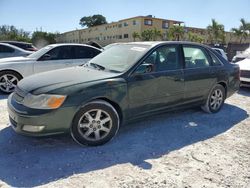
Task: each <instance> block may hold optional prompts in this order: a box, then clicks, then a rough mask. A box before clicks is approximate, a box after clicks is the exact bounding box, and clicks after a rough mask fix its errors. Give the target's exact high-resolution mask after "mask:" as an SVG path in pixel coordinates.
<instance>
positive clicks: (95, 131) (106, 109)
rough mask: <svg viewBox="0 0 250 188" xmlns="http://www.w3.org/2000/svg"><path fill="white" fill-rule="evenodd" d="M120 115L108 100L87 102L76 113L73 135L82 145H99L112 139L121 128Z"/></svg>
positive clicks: (72, 129)
mask: <svg viewBox="0 0 250 188" xmlns="http://www.w3.org/2000/svg"><path fill="white" fill-rule="evenodd" d="M119 123H120V122H119V115H118V113H117V111H116V110H115V108H114V107H113V106H112V105H111V104H109V103H108V102H106V101H103V100H96V101H92V102H90V103H88V104H86V105H85V106H84V107H83V108H82V109H80V110H79V111H78V112H77V114H76V115H75V117H74V119H73V122H72V127H71V135H72V137H73V139H74V140H75V141H76V142H77V143H79V144H81V145H89V146H97V145H102V144H105V143H106V142H108V141H110V140H111V139H112V138H113V137H114V136H115V135H116V133H117V131H118V129H119Z"/></svg>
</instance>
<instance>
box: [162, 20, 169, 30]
mask: <svg viewBox="0 0 250 188" xmlns="http://www.w3.org/2000/svg"><path fill="white" fill-rule="evenodd" d="M162 28H163V29H167V28H168V22H167V21H163V22H162Z"/></svg>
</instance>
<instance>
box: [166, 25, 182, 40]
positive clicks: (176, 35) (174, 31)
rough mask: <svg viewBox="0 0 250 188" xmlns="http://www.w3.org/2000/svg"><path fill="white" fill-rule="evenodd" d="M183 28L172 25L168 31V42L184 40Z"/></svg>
mask: <svg viewBox="0 0 250 188" xmlns="http://www.w3.org/2000/svg"><path fill="white" fill-rule="evenodd" d="M184 34H185V31H184V27H183V26H179V25H173V26H171V27H170V28H169V29H168V40H177V41H179V40H182V39H183V38H184Z"/></svg>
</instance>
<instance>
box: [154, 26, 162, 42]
mask: <svg viewBox="0 0 250 188" xmlns="http://www.w3.org/2000/svg"><path fill="white" fill-rule="evenodd" d="M158 38H162V33H161V31H160V30H157V29H156V28H154V29H153V36H152V39H153V40H154V41H156V40H157V39H158Z"/></svg>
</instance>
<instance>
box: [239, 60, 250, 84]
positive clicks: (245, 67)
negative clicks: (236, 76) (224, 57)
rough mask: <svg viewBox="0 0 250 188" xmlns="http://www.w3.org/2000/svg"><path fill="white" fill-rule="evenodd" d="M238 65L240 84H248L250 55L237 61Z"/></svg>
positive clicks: (249, 82) (249, 79)
mask: <svg viewBox="0 0 250 188" xmlns="http://www.w3.org/2000/svg"><path fill="white" fill-rule="evenodd" d="M237 64H238V65H239V66H240V81H241V86H245V87H249V86H250V57H249V58H246V59H244V60H242V61H239V62H237Z"/></svg>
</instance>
